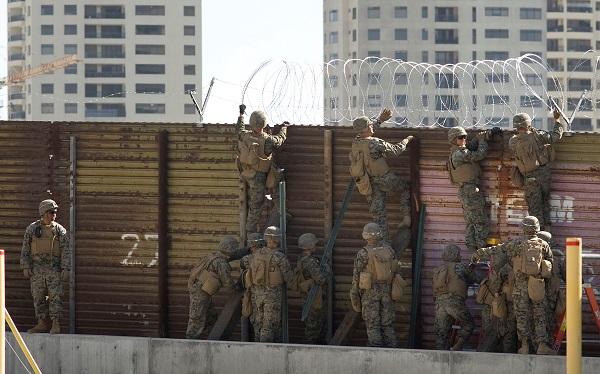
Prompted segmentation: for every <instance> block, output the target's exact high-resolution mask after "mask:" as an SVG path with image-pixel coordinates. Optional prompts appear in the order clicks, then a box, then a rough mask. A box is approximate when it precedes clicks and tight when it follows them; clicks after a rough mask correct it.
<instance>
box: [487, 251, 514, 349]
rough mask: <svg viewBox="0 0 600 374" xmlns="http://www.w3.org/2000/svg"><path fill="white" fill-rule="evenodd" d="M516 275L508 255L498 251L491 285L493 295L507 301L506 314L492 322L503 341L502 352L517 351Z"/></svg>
mask: <svg viewBox="0 0 600 374" xmlns="http://www.w3.org/2000/svg"><path fill="white" fill-rule="evenodd" d="M514 284H515V276H514V272H513V268H512V266H511V264H510V261H509V259H508V256H507V255H506V254H505V253H498V254H496V255H494V257H493V258H492V275H491V277H490V282H489V287H490V292H491V293H492V295H495V296H496V298H498V297H502V298H504V300H505V302H506V316H505V317H503V318H500V317H499V316H494V317H493V318H491V323H494V324H495V328H496V332H497V333H498V336H499V337H500V341H501V343H502V352H504V353H516V352H517V319H516V316H515V307H514V303H513V296H512V295H513V289H514Z"/></svg>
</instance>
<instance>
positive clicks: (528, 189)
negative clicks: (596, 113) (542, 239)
mask: <svg viewBox="0 0 600 374" xmlns="http://www.w3.org/2000/svg"><path fill="white" fill-rule="evenodd" d="M554 120H555V124H554V129H553V130H552V131H543V130H538V129H535V128H532V127H531V118H530V117H529V115H528V114H527V113H518V114H517V115H515V116H514V117H513V126H514V127H515V128H516V129H517V134H516V135H513V136H512V137H511V138H510V140H509V141H508V148H509V149H510V152H511V153H512V154H513V156H514V157H515V162H516V166H517V168H518V171H519V173H521V175H522V179H523V185H522V188H523V190H524V192H525V201H526V202H527V207H528V209H529V214H530V215H532V216H535V217H536V218H537V219H538V220H539V222H540V228H541V229H542V230H544V229H547V226H549V225H550V202H549V201H548V199H549V197H550V179H551V177H550V165H549V163H550V161H552V160H553V159H554V148H553V147H552V146H551V145H552V144H553V143H555V142H557V141H558V140H560V138H562V134H563V125H562V124H561V123H560V113H559V112H558V111H557V110H555V111H554ZM513 182H515V179H513ZM516 185H517V187H519V186H520V185H519V184H516Z"/></svg>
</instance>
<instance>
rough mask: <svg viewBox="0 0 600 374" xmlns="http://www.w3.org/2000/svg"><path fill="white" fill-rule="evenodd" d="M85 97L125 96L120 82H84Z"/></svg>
mask: <svg viewBox="0 0 600 374" xmlns="http://www.w3.org/2000/svg"><path fill="white" fill-rule="evenodd" d="M85 97H125V88H124V86H123V85H122V84H86V85H85Z"/></svg>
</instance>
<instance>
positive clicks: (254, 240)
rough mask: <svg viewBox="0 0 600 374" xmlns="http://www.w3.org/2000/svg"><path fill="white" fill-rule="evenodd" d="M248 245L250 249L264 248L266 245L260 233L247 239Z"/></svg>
mask: <svg viewBox="0 0 600 374" xmlns="http://www.w3.org/2000/svg"><path fill="white" fill-rule="evenodd" d="M246 245H247V246H248V247H262V246H263V245H264V241H263V236H262V234H261V233H259V232H253V233H252V234H249V235H248V239H246Z"/></svg>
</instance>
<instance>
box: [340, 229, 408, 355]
mask: <svg viewBox="0 0 600 374" xmlns="http://www.w3.org/2000/svg"><path fill="white" fill-rule="evenodd" d="M383 235H384V234H383V230H382V228H381V227H380V226H379V225H378V224H377V223H374V222H373V223H367V224H366V225H365V227H364V228H363V232H362V237H363V239H364V240H365V241H366V243H367V244H366V245H365V246H364V247H363V248H362V249H360V250H359V251H358V253H357V254H356V258H355V259H354V270H353V272H352V288H351V289H350V300H351V302H352V308H353V309H354V311H356V312H357V313H361V312H362V317H363V320H364V321H365V325H366V328H367V339H368V340H367V346H368V347H387V348H395V347H396V344H397V342H396V332H395V331H394V326H393V323H394V320H395V319H396V310H395V309H394V303H393V302H392V298H391V290H392V289H391V285H392V280H393V278H394V275H395V274H399V266H398V259H397V258H396V254H395V252H394V250H393V249H392V247H390V246H389V244H388V243H387V242H385V241H383V239H384V236H383Z"/></svg>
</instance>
